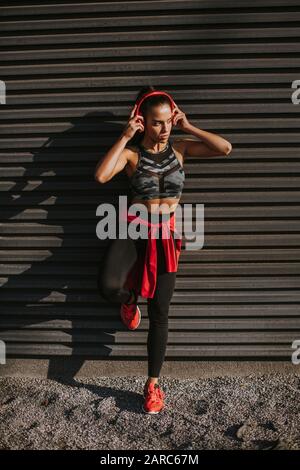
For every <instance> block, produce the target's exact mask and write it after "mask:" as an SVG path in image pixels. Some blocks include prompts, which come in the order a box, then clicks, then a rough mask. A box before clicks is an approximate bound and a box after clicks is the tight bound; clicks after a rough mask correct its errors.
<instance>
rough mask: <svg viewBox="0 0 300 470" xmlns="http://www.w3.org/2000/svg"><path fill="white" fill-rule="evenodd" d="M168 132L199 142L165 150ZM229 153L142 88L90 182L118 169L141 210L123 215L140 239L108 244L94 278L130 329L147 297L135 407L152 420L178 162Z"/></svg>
mask: <svg viewBox="0 0 300 470" xmlns="http://www.w3.org/2000/svg"><path fill="white" fill-rule="evenodd" d="M137 109H138V110H139V113H138V114H137V113H136V111H137ZM173 126H177V127H178V128H179V129H180V130H181V131H183V132H186V133H188V134H192V135H194V136H196V137H198V138H199V139H201V142H198V141H196V140H191V139H190V140H188V139H176V140H175V141H174V142H173V144H171V142H170V139H169V138H170V134H171V131H172V127H173ZM230 152H231V144H230V142H228V141H227V140H225V139H224V138H222V137H221V136H219V135H217V134H213V133H211V132H207V131H204V130H202V129H198V128H196V127H195V126H193V125H192V124H191V123H190V122H189V121H188V119H187V117H186V115H185V114H184V112H183V111H182V110H180V109H179V107H178V106H177V105H176V104H175V102H174V101H173V99H172V98H171V96H170V95H169V94H168V93H166V92H164V91H162V90H155V89H154V88H153V87H147V88H142V89H141V90H140V92H139V94H138V96H137V98H136V104H135V106H134V107H133V109H132V111H131V114H130V118H129V120H128V122H127V124H126V126H125V128H124V130H123V132H122V134H121V135H120V137H119V138H118V139H117V141H116V143H115V144H114V145H113V146H112V147H111V148H110V149H109V151H108V152H107V153H106V155H105V156H104V158H103V159H102V160H101V162H99V163H98V165H97V166H96V170H95V179H96V181H98V182H100V183H106V182H107V181H109V180H110V179H111V178H113V177H114V176H115V175H116V174H117V173H119V172H120V171H122V170H125V172H126V174H127V176H128V178H129V182H130V187H131V195H132V198H131V201H130V203H131V204H135V203H139V204H142V205H143V207H145V214H147V215H146V216H145V214H143V215H140V216H138V217H137V216H132V215H130V214H129V213H126V214H125V217H126V219H127V221H128V222H134V223H138V224H144V225H146V226H147V230H148V238H147V239H145V238H138V239H137V240H135V239H131V238H128V239H114V240H111V241H110V244H109V246H108V249H107V250H106V252H105V255H104V257H103V260H102V263H101V266H100V267H99V276H98V287H99V291H100V293H101V295H102V296H103V297H104V298H105V299H107V300H108V301H109V302H113V303H115V302H118V303H121V311H120V314H121V319H122V321H123V323H124V324H125V325H126V326H127V327H128V328H129V329H131V330H134V329H136V328H137V327H138V326H139V323H140V320H141V312H140V309H139V307H138V305H137V301H138V296H139V295H141V296H142V297H145V298H147V310H148V318H149V332H148V339H147V350H148V379H147V381H146V383H145V386H144V404H143V411H144V412H146V413H159V412H160V411H161V410H162V408H163V407H164V398H165V393H164V392H163V391H162V390H161V388H160V386H159V385H158V379H159V375H160V370H161V367H162V365H163V361H164V357H165V351H166V346H167V340H168V313H169V305H170V302H171V298H172V295H173V291H174V287H175V280H176V272H177V269H178V260H179V254H180V250H181V238H180V237H179V238H176V239H175V237H174V232H176V228H175V217H174V215H175V210H176V207H177V205H178V203H179V201H180V197H181V193H182V190H183V187H184V180H185V173H184V170H183V162H184V158H185V157H186V156H188V157H204V158H206V157H212V156H220V155H228V154H229V153H230ZM150 214H151V216H150ZM153 215H155V219H154V221H153ZM150 218H151V221H150ZM168 230H169V232H168ZM155 231H157V234H156V235H155V236H153V234H154V233H155ZM168 233H169V237H167V235H166V234H168ZM152 237H153V238H154V240H153V238H152ZM165 237H167V238H165ZM116 266H117V269H116Z"/></svg>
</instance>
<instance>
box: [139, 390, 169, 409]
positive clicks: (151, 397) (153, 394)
mask: <svg viewBox="0 0 300 470" xmlns="http://www.w3.org/2000/svg"><path fill="white" fill-rule="evenodd" d="M165 396H166V395H165V393H164V392H163V391H162V390H161V388H160V387H159V385H158V384H154V383H149V384H148V387H146V388H145V387H144V404H143V406H142V409H143V411H144V413H148V414H152V415H154V414H155V415H156V414H158V413H159V412H160V411H161V410H162V409H163V408H164V406H165V403H164V399H165Z"/></svg>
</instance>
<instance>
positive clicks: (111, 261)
mask: <svg viewBox="0 0 300 470" xmlns="http://www.w3.org/2000/svg"><path fill="white" fill-rule="evenodd" d="M159 220H160V221H161V216H160V217H159ZM146 244H147V240H146V239H140V238H139V239H137V240H133V239H131V238H127V239H112V240H110V243H109V245H108V247H107V249H106V251H105V254H104V257H103V258H102V260H101V265H100V266H99V272H98V289H99V292H100V294H101V295H102V297H104V298H105V299H106V300H107V301H108V302H111V303H126V302H129V301H130V298H131V296H132V292H131V291H130V290H128V289H127V288H126V287H124V284H125V281H126V278H127V275H128V273H129V271H130V270H131V268H132V267H133V265H134V263H135V261H136V260H137V256H138V253H139V251H140V250H142V255H144V254H145V250H146ZM156 246H157V282H156V289H155V293H154V297H153V298H150V297H149V298H147V310H148V318H149V331H148V338H147V352H148V375H149V377H159V374H160V370H161V368H162V365H163V362H164V358H165V352H166V347H167V342H168V314H169V306H170V302H171V298H172V295H173V292H174V287H175V281H176V272H171V273H170V272H166V266H165V254H164V250H163V245H162V240H161V229H160V230H159V237H158V238H157V239H156Z"/></svg>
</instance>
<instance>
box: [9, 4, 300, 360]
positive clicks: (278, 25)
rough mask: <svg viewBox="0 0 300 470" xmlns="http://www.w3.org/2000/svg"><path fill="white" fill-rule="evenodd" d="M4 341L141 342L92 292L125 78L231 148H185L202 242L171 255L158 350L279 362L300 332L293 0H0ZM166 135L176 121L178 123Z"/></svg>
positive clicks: (80, 346) (113, 188)
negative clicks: (201, 210) (205, 153)
mask: <svg viewBox="0 0 300 470" xmlns="http://www.w3.org/2000/svg"><path fill="white" fill-rule="evenodd" d="M1 5H2V6H1V14H2V20H1V31H2V32H1V50H0V56H1V61H2V62H1V69H0V70H1V74H0V78H1V79H2V80H4V81H5V82H6V86H7V104H6V105H2V106H1V109H0V111H1V125H0V128H1V133H2V139H1V153H0V159H1V182H0V185H1V191H2V192H1V219H2V223H1V240H0V241H1V253H0V256H1V263H2V264H1V285H2V289H1V328H2V332H1V339H3V340H5V341H6V342H7V348H8V349H7V350H8V354H9V356H10V357H53V356H56V355H67V356H70V355H75V356H77V357H82V358H88V357H95V358H100V357H106V356H111V357H120V358H124V360H125V359H126V358H146V357H147V353H146V337H147V331H148V318H147V309H146V302H145V300H144V299H143V300H142V302H141V309H142V315H143V320H142V323H141V325H140V328H139V330H137V331H135V332H134V333H132V332H128V331H125V329H123V327H122V324H121V323H120V320H119V312H118V309H116V308H115V307H112V306H110V305H109V304H107V303H106V302H105V301H104V300H103V299H101V297H100V296H99V294H98V292H97V286H96V274H97V269H98V263H99V260H100V259H101V256H102V254H103V252H104V251H103V250H105V246H106V243H107V241H101V240H99V239H97V238H96V235H95V228H96V223H97V222H98V220H99V219H98V218H97V217H96V207H97V206H98V205H99V204H100V203H102V202H112V201H113V202H114V203H115V204H117V198H118V195H119V194H126V188H127V181H126V176H125V175H124V174H123V175H118V176H116V177H115V178H114V179H113V180H112V181H111V182H109V183H107V184H106V185H103V186H101V185H99V184H97V183H96V182H94V179H93V173H94V168H95V165H96V163H97V161H98V160H99V158H100V157H101V155H103V154H104V153H105V151H106V150H107V149H108V148H109V147H110V146H111V145H112V144H113V142H114V140H115V138H116V136H117V135H119V133H120V131H121V129H122V128H123V125H124V124H125V120H126V119H127V117H128V112H129V109H131V106H132V101H133V98H134V97H135V95H136V93H137V90H138V89H139V88H140V87H141V86H144V85H148V84H152V85H154V86H157V87H162V88H164V89H166V90H167V91H169V92H170V93H171V94H173V95H174V98H175V101H176V102H177V103H178V104H179V106H180V105H181V106H182V108H183V110H184V112H185V113H186V114H187V116H188V117H189V119H190V120H191V122H192V123H193V124H194V125H196V126H198V127H200V128H204V129H207V130H212V131H213V132H217V133H220V134H221V135H223V136H224V137H225V138H228V139H229V140H230V141H231V142H232V144H233V146H234V150H233V152H232V154H231V155H230V157H228V158H226V157H220V158H219V157H218V158H215V157H214V158H208V159H197V158H191V159H187V162H186V167H185V170H186V173H187V180H186V186H185V191H184V194H183V197H182V200H181V202H182V203H187V202H189V203H193V204H195V203H204V204H205V246H204V248H203V249H202V250H199V251H198V252H197V251H196V252H195V251H185V250H184V249H183V252H182V254H181V259H180V270H179V272H178V276H177V284H176V291H175V293H174V296H173V300H172V305H171V308H170V330H169V331H170V332H169V343H168V349H167V354H166V359H170V360H172V359H175V358H183V359H189V358H199V359H200V358H202V359H203V358H204V359H205V358H207V359H211V358H217V357H218V358H232V359H233V358H236V359H245V358H252V357H254V358H261V359H270V358H272V359H274V358H275V359H278V358H283V359H286V360H290V355H291V343H292V341H293V340H294V339H297V338H299V337H300V320H299V310H300V309H299V302H300V293H299V270H300V237H299V230H300V224H299V207H300V189H299V182H300V174H299V172H300V148H299V123H300V120H299V107H297V106H295V105H293V104H292V102H291V92H292V89H291V83H292V81H293V80H295V79H300V75H299V67H300V61H299V51H300V43H299V36H300V28H299V24H300V23H299V22H300V2H299V1H292V0H285V1H284V0H280V1H274V0H273V1H271V0H269V1H267V0H261V1H257V0H252V1H251V2H250V1H225V0H222V1H221V0H219V1H218V0H214V1H211V0H210V1H194V0H190V1H189V0H185V1H174V0H171V1H151V2H149V1H144V2H130V1H129V2H128V1H126V2H123V1H121V2H114V1H106V2H93V3H88V2H78V3H74V2H67V1H63V2H62V1H56V2H55V5H54V4H53V5H51V3H49V4H47V2H38V1H30V2H24V1H16V2H2V3H1ZM173 135H177V136H183V135H184V134H181V133H180V132H178V131H175V132H173Z"/></svg>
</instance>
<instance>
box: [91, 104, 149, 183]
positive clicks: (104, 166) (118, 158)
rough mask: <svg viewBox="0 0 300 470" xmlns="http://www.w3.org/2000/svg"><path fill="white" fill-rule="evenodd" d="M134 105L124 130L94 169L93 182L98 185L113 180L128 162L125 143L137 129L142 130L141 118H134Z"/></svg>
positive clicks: (127, 150)
mask: <svg viewBox="0 0 300 470" xmlns="http://www.w3.org/2000/svg"><path fill="white" fill-rule="evenodd" d="M135 108H136V105H135V106H134V108H133V109H132V111H131V114H130V119H129V120H128V122H127V124H126V126H125V129H124V130H123V132H122V134H121V135H120V137H119V138H118V140H117V141H116V142H115V143H114V145H113V146H112V147H111V148H110V149H109V151H108V152H107V153H106V154H105V155H104V157H103V159H101V161H99V163H98V164H97V166H96V169H95V175H94V176H95V180H96V181H97V182H98V183H106V182H107V181H109V180H110V179H111V178H113V177H114V176H115V175H116V174H117V173H119V172H120V171H122V170H123V168H124V167H125V165H126V164H127V161H128V156H129V153H130V150H129V149H127V148H125V147H126V144H127V142H128V141H129V140H130V139H131V138H132V137H133V136H134V134H135V132H136V131H137V130H138V129H139V130H140V131H141V132H143V130H144V126H143V124H142V123H141V122H140V121H142V122H143V117H140V116H134V111H135Z"/></svg>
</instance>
